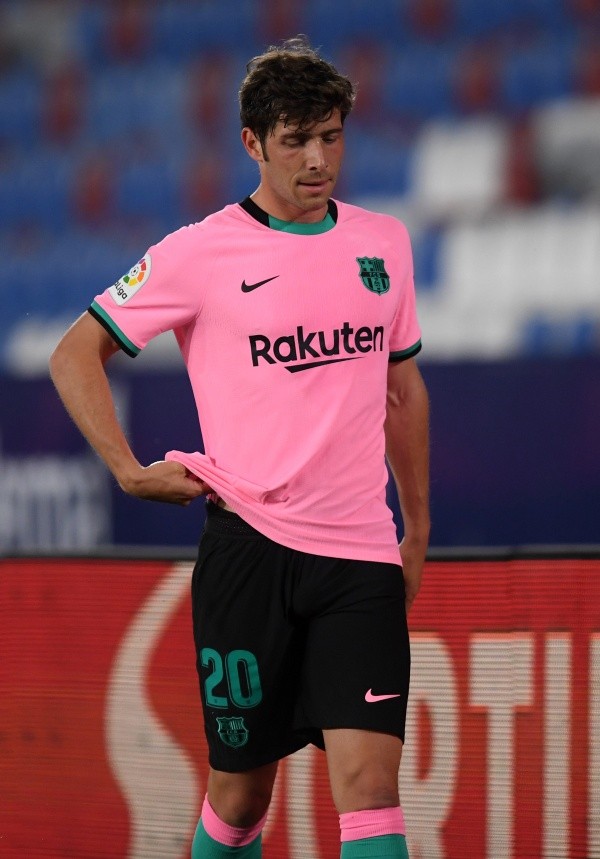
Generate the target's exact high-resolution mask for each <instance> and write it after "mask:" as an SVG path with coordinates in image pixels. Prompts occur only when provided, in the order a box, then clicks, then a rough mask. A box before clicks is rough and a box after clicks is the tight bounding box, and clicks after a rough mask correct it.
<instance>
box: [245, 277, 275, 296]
mask: <svg viewBox="0 0 600 859" xmlns="http://www.w3.org/2000/svg"><path fill="white" fill-rule="evenodd" d="M278 277H279V275H278V274H276V275H274V276H273V277H268V278H267V279H266V280H259V281H258V283H246V281H245V280H243V281H242V292H252V290H253V289H258V287H259V286H262V285H263V284H264V283H269V282H270V281H271V280H276V279H277V278H278Z"/></svg>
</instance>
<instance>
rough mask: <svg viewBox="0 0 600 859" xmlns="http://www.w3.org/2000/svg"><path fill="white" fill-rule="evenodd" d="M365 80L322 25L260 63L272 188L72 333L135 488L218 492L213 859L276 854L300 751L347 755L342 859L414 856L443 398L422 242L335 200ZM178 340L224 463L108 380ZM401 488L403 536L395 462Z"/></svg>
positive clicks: (70, 395)
mask: <svg viewBox="0 0 600 859" xmlns="http://www.w3.org/2000/svg"><path fill="white" fill-rule="evenodd" d="M353 101H354V89H353V86H352V84H351V83H350V81H349V80H348V79H347V78H346V77H344V76H343V75H341V74H339V73H338V72H337V70H336V69H335V68H334V67H333V66H332V65H330V64H329V63H328V62H326V61H325V60H323V59H322V58H321V57H320V56H319V55H318V54H317V53H316V52H315V51H313V50H312V49H311V48H310V46H309V45H308V44H307V43H306V41H305V40H303V39H293V40H289V41H288V42H286V43H284V44H283V45H282V46H280V47H277V48H270V49H269V50H268V51H266V52H265V53H264V54H262V55H261V56H259V57H255V58H254V59H253V60H252V61H251V62H250V63H249V64H248V70H247V75H246V77H245V78H244V80H243V82H242V85H241V90H240V105H241V121H242V133H241V136H242V143H243V145H244V147H245V150H246V152H247V153H248V155H249V156H250V158H252V159H253V160H254V161H255V162H256V164H257V166H258V172H259V174H260V183H259V185H258V188H257V190H256V191H255V192H254V193H253V194H251V195H250V196H249V197H247V198H246V199H245V200H244V201H243V202H241V203H239V204H235V205H228V206H226V207H225V208H224V209H223V210H222V211H220V212H217V213H215V214H213V215H211V216H209V217H207V218H206V219H205V220H203V221H202V222H200V223H197V224H192V225H191V226H188V227H184V228H182V229H180V230H178V231H176V232H175V233H173V234H171V235H168V236H167V237H166V238H165V239H163V241H161V242H160V243H158V244H157V245H156V246H154V247H151V248H150V250H149V251H148V253H147V254H146V255H145V256H144V258H143V259H142V260H141V261H140V262H139V263H138V264H137V265H136V266H134V267H133V268H132V269H131V271H130V272H129V273H128V274H127V275H125V276H124V277H123V278H121V279H120V280H119V281H118V282H117V283H116V284H114V285H113V286H111V287H110V288H108V289H107V290H106V291H105V292H104V293H103V294H101V295H98V296H97V297H96V298H95V300H94V301H93V303H92V305H91V307H90V308H89V312H88V313H84V314H83V316H81V317H80V318H79V319H78V320H77V322H75V324H74V325H73V326H72V327H71V328H70V329H69V331H68V332H67V333H66V334H65V336H64V337H63V339H62V340H61V342H60V343H59V345H58V346H57V348H56V350H55V352H54V354H53V356H52V358H51V364H50V366H51V374H52V378H53V380H54V382H55V385H56V387H57V389H58V392H59V394H60V396H61V397H62V399H63V401H64V403H65V406H66V408H67V409H68V411H69V412H70V414H71V415H72V417H73V419H74V420H75V422H76V423H77V425H78V426H79V428H80V429H81V431H82V432H83V434H84V435H85V436H86V438H87V439H88V440H89V442H90V444H91V445H92V446H93V447H94V448H95V449H96V451H97V452H98V454H99V455H100V456H101V457H102V459H103V460H104V462H105V463H106V465H107V466H108V468H109V469H110V470H111V472H112V473H113V475H114V476H115V478H116V480H117V481H118V483H119V485H120V486H121V487H122V489H123V490H124V491H125V492H128V493H130V494H132V495H134V496H137V497H139V498H145V499H152V500H157V501H166V502H172V503H176V504H188V503H189V502H190V501H191V500H192V499H194V498H196V497H198V496H201V495H206V496H207V500H206V507H207V517H206V526H205V530H204V533H203V535H202V539H201V542H200V548H199V555H198V560H197V563H196V566H195V569H194V573H193V579H192V603H193V627H194V637H195V642H196V652H197V668H198V674H199V683H200V695H201V700H202V706H203V712H204V724H205V731H206V735H207V739H208V747H209V764H210V770H209V778H208V789H207V795H206V798H205V800H204V805H203V809H202V816H201V819H200V822H199V824H198V828H197V830H196V834H195V837H194V842H193V847H192V856H193V857H194V859H200V857H204V859H221V857H225V856H228V857H239V859H255V858H256V857H260V855H261V835H260V833H261V829H262V827H263V825H264V822H265V817H266V813H267V809H268V806H269V802H270V798H271V791H272V788H273V783H274V779H275V775H276V772H277V765H278V761H279V760H281V759H282V758H283V757H285V756H286V755H289V754H291V753H292V752H294V751H296V750H298V749H300V748H302V747H303V746H305V745H307V744H308V743H313V744H315V745H317V746H319V747H320V748H321V749H324V750H325V752H326V755H327V762H328V768H329V773H330V781H331V790H332V795H333V799H334V802H335V805H336V808H337V810H338V812H339V815H340V828H341V843H342V846H341V856H342V857H343V859H358V857H390V859H392V857H406V856H407V852H406V842H405V835H404V832H405V830H404V821H403V815H402V810H401V806H400V800H399V795H398V772H399V766H400V756H401V751H402V743H403V739H404V728H405V719H406V706H407V696H408V686H409V668H410V655H409V640H408V631H407V622H406V610H407V608H409V607H410V605H411V603H412V602H413V600H414V599H415V596H416V595H417V591H418V590H419V585H420V581H421V574H422V568H423V564H424V559H425V553H426V547H427V541H428V534H429V513H428V400H427V393H426V390H425V386H424V383H423V380H422V377H421V375H420V372H419V370H418V368H417V365H416V363H415V355H416V354H417V352H418V351H419V349H420V331H419V327H418V322H417V318H416V314H415V296H414V287H413V274H412V263H411V251H410V244H409V239H408V237H407V232H406V230H405V228H404V226H403V225H402V224H401V223H400V222H398V221H397V220H395V219H394V218H392V217H390V216H387V215H381V214H375V213H371V212H367V211H365V210H363V209H360V208H358V207H356V206H352V205H348V204H345V203H342V202H336V201H335V200H334V199H333V198H332V192H333V189H334V186H335V183H336V180H337V177H338V172H339V170H340V165H341V162H342V156H343V151H344V121H345V119H346V117H347V116H348V114H349V113H350V111H351V109H352V105H353ZM166 330H173V331H174V332H175V335H176V337H177V340H178V343H179V346H180V349H181V353H182V355H183V359H184V361H185V364H186V367H187V371H188V373H189V376H190V379H191V383H192V387H193V391H194V396H195V399H196V404H197V407H198V414H199V418H200V422H201V426H202V434H203V437H204V445H205V453H203V454H202V453H197V452H196V453H183V452H181V451H170V452H168V453H167V454H166V456H165V460H164V461H160V462H156V463H153V464H151V465H148V466H143V465H141V464H140V463H139V462H138V461H137V459H136V457H135V455H134V453H133V452H132V450H131V448H130V446H129V444H128V442H127V441H126V439H125V437H124V435H123V432H122V430H121V428H120V426H119V424H118V421H117V418H116V415H115V409H114V406H113V401H112V398H111V395H110V389H109V385H108V381H107V376H106V372H105V364H106V362H107V360H108V359H109V358H110V357H111V355H113V353H115V352H116V351H117V350H118V349H122V350H124V351H125V352H126V353H127V354H129V355H132V356H135V355H136V354H137V353H138V352H139V351H140V350H141V349H142V348H143V347H144V346H145V345H146V343H147V342H148V341H149V340H150V339H151V338H152V337H154V336H156V335H157V334H159V333H161V332H163V331H166ZM386 453H387V458H388V461H389V464H390V467H391V470H392V472H393V474H394V478H395V481H396V484H397V487H398V493H399V498H400V506H401V513H402V518H403V526H404V536H403V539H402V542H401V544H400V547H398V544H397V540H396V530H395V526H394V523H393V520H392V513H391V511H390V509H389V507H388V506H387V504H386V495H385V490H386V482H387V470H386V466H385V456H386Z"/></svg>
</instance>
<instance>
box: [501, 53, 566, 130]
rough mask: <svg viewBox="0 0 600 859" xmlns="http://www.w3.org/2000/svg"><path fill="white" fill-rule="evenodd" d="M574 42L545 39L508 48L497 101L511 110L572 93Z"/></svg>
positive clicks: (525, 109) (528, 107)
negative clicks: (519, 47)
mask: <svg viewBox="0 0 600 859" xmlns="http://www.w3.org/2000/svg"><path fill="white" fill-rule="evenodd" d="M574 54H575V51H574V45H573V44H571V43H569V42H565V40H562V39H561V40H557V39H547V40H544V41H542V42H540V43H539V44H536V45H534V46H533V47H530V48H526V49H522V50H516V51H512V52H510V53H509V54H508V55H507V56H506V58H505V61H504V64H503V66H502V68H501V69H500V81H499V88H500V101H501V105H502V107H503V108H504V109H505V110H507V111H509V112H514V113H520V112H523V111H527V110H530V109H531V108H533V107H535V106H536V105H538V104H542V103H543V102H546V101H549V100H550V99H557V98H562V97H564V96H567V95H569V94H572V93H573V92H574V89H575V68H574V63H575V60H574Z"/></svg>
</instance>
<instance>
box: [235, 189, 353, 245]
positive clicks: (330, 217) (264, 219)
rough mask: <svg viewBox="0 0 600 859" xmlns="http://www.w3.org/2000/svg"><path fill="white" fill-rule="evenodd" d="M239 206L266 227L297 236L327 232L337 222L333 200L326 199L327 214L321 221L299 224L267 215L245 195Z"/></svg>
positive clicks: (336, 211) (336, 212)
mask: <svg viewBox="0 0 600 859" xmlns="http://www.w3.org/2000/svg"><path fill="white" fill-rule="evenodd" d="M240 206H241V207H242V209H244V211H246V212H248V214H249V215H252V217H253V218H255V220H257V221H260V223H261V224H264V225H265V226H266V227H270V228H271V229H272V230H278V231H279V232H281V233H295V234H296V235H299V236H316V235H319V234H320V233H327V232H328V231H329V230H332V229H333V228H334V227H335V225H336V223H337V215H338V210H337V206H336V204H335V203H334V201H333V200H329V201H328V203H327V214H326V215H325V217H324V218H323V220H322V221H318V222H317V223H316V224H301V223H298V222H297V221H282V220H280V219H279V218H275V217H273V215H269V214H268V212H265V211H264V210H263V209H261V208H260V206H257V205H256V203H255V202H254V200H252V199H251V198H250V197H246V199H245V200H242V202H241V203H240Z"/></svg>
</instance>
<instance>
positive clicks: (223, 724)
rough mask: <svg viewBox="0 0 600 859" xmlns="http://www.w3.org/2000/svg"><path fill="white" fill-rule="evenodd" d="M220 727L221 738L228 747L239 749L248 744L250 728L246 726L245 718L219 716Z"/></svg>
mask: <svg viewBox="0 0 600 859" xmlns="http://www.w3.org/2000/svg"><path fill="white" fill-rule="evenodd" d="M217 723H218V725H219V736H220V737H221V739H222V740H223V742H224V743H225V745H226V746H231V748H232V749H239V748H240V746H245V745H246V743H247V742H248V733H249V732H248V728H247V727H246V726H245V724H244V718H243V716H231V717H229V716H217Z"/></svg>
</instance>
